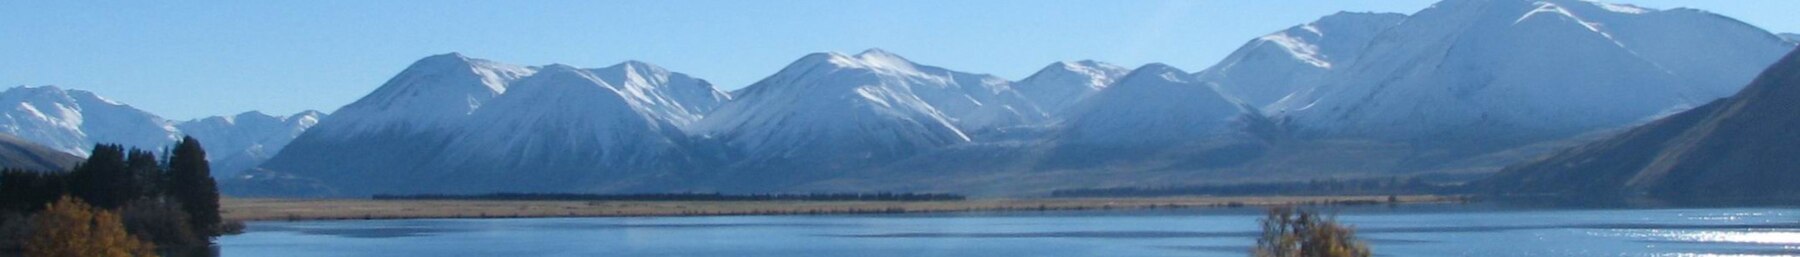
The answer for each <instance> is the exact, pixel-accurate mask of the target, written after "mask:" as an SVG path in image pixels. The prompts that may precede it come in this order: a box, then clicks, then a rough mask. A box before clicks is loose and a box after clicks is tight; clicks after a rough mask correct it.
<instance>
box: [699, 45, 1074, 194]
mask: <svg viewBox="0 0 1800 257" xmlns="http://www.w3.org/2000/svg"><path fill="white" fill-rule="evenodd" d="M740 92H742V93H740V95H739V97H738V98H737V99H735V100H733V101H731V102H729V103H726V104H725V105H724V106H722V107H720V108H719V109H718V110H717V111H714V112H713V113H712V114H710V115H709V116H708V117H706V118H705V119H704V120H702V121H701V122H700V123H699V125H698V126H697V127H699V128H700V130H699V134H702V135H704V136H707V137H712V138H718V139H721V140H723V141H725V143H726V145H728V146H729V147H731V148H734V149H737V151H739V152H743V153H746V154H749V155H752V156H750V157H747V158H746V159H747V161H746V162H750V163H757V162H764V161H777V160H794V161H791V162H815V163H835V164H832V165H873V164H879V163H877V162H879V161H885V160H894V159H897V158H902V157H905V156H910V155H912V154H917V153H922V152H924V151H927V150H931V149H935V148H939V147H943V146H948V145H951V144H956V143H962V142H968V141H970V140H972V139H973V138H972V137H971V136H970V135H971V134H975V132H976V131H981V130H986V129H993V128H999V127H1005V126H1015V125H1025V124H1036V123H1040V122H1042V121H1044V120H1046V117H1045V115H1044V113H1043V111H1041V110H1039V109H1038V108H1037V106H1036V105H1034V104H1032V103H1031V102H1029V101H1028V100H1026V98H1025V97H1024V96H1022V95H1020V93H1019V92H1017V91H1015V90H1013V88H1012V85H1011V83H1010V82H1008V81H1006V80H1005V79H1000V78H998V77H994V76H990V75H984V74H972V73H965V72H958V71H952V70H948V69H944V68H939V67H934V66H927V65H919V64H916V63H913V62H912V61H909V60H907V59H906V58H904V57H900V56H899V55H896V54H893V53H890V52H886V51H882V50H879V49H872V50H869V51H864V52H862V53H858V54H856V55H845V54H841V53H835V52H833V53H814V54H809V55H807V56H805V57H802V58H800V59H799V60H796V61H795V62H794V63H793V64H791V65H788V66H787V67H786V68H783V69H782V70H781V71H780V72H778V73H776V74H774V75H771V76H769V77H768V78H765V79H763V80H761V81H758V82H757V83H756V84H752V85H750V86H749V87H746V88H745V89H744V90H743V91H740ZM821 165H825V164H821ZM797 168H804V167H797Z"/></svg>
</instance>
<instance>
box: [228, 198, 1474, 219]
mask: <svg viewBox="0 0 1800 257" xmlns="http://www.w3.org/2000/svg"><path fill="white" fill-rule="evenodd" d="M1463 199H1464V198H1462V197H1457V196H1434V195H1414V196H1399V197H1398V198H1397V200H1398V203H1442V202H1456V201H1462V200H1463ZM1387 200H1388V199H1387V196H1295V197H1287V196H1259V197H1166V198H1069V199H1065V198H1051V199H973V200H967V201H939V202H822V201H734V202H707V201H666V202H662V201H659V202H651V201H482V200H350V199H327V200H312V199H225V200H223V202H222V204H223V206H222V208H223V209H224V212H225V213H224V215H225V218H226V219H229V220H243V221H258V220H334V219H423V218H527V217H616V216H704V215H810V214H858V213H923V212H981V211H1050V210H1097V209H1150V208H1203V207H1230V206H1271V205H1308V204H1385V203H1387Z"/></svg>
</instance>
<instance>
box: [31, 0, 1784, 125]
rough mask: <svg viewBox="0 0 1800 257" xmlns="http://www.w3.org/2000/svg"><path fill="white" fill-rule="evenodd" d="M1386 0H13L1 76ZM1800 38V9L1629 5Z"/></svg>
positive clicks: (929, 51)
mask: <svg viewBox="0 0 1800 257" xmlns="http://www.w3.org/2000/svg"><path fill="white" fill-rule="evenodd" d="M1432 2H1434V1H1428V0H1382V1H1341V0H1311V1H942V0H934V1H823V0H821V1H431V2H427V1H118V2H109V3H99V2H87V1H5V2H0V85H4V86H7V87H10V86H15V85H60V86H64V87H68V88H78V89H86V90H91V91H95V92H98V93H100V94H101V95H105V96H108V97H110V98H113V99H115V100H119V101H122V102H126V103H130V104H132V105H134V106H137V107H139V108H142V109H145V110H149V111H151V112H154V113H158V114H160V115H163V116H164V117H167V118H172V119H190V118H196V117H202V116H209V115H220V114H231V113H237V112H242V111H248V110H262V111H265V112H270V113H280V114H285V113H292V112H296V111H299V110H305V109H318V110H324V111H332V110H336V109H337V108H338V107H339V106H342V105H344V104H347V103H349V102H351V101H354V100H355V99H357V98H359V97H361V96H362V95H363V94H366V93H368V92H370V91H372V90H374V89H375V87H377V86H379V85H380V84H381V83H382V82H384V81H386V80H387V79H388V77H390V76H393V75H394V73H397V72H399V71H400V70H401V69H402V68H404V67H405V66H406V65H407V64H409V63H411V62H412V61H414V60H417V59H418V58H421V57H425V56H427V55H432V54H439V53H445V52H452V51H456V52H462V53H464V54H467V55H470V56H475V57H481V58H487V59H492V60H496V61H502V62H508V63H515V64H523V65H541V64H549V63H565V64H570V65H576V66H584V67H600V66H606V65H611V64H614V63H618V62H620V61H624V60H628V59H636V60H643V61H647V62H651V63H655V64H659V65H662V66H664V67H667V68H669V69H671V70H675V71H678V72H685V73H688V74H692V75H694V76H698V77H701V78H705V79H708V80H711V81H713V83H714V84H717V85H719V86H721V87H724V88H726V89H736V88H740V87H743V86H745V85H748V84H749V83H752V82H755V81H756V80H758V79H761V78H762V77H763V76H767V75H769V74H771V73H774V72H775V71H776V70H778V69H780V68H781V67H782V66H784V65H786V64H787V63H788V62H791V61H793V60H794V59H796V58H799V57H800V56H801V55H804V54H806V53H811V52H822V51H840V52H857V51H861V50H863V49H866V48H870V47H879V48H883V49H887V50H889V51H892V52H895V53H898V54H901V55H903V56H906V57H908V58H910V59H912V60H914V61H918V62H921V63H926V64H932V65H937V66H943V67H946V68H951V69H957V70H963V71H971V72H980V73H991V74H995V75H999V76H1001V77H1005V78H1009V79H1019V78H1022V77H1024V76H1026V75H1030V73H1031V72H1033V71H1035V70H1036V69H1038V68H1040V67H1042V66H1044V65H1046V64H1049V63H1051V62H1054V61H1060V60H1077V59H1095V60H1100V61H1106V62H1112V63H1115V64H1120V65H1124V66H1137V65H1141V64H1144V63H1149V62H1163V63H1168V64H1171V65H1175V66H1176V67H1180V68H1182V69H1187V70H1190V71H1193V70H1199V69H1203V68H1205V67H1207V66H1208V65H1211V64H1212V63H1214V62H1217V61H1218V60H1219V59H1220V58H1223V57H1224V56H1225V55H1226V54H1228V53H1230V51H1232V50H1233V49H1235V48H1237V47H1238V45H1240V44H1243V43H1244V42H1245V41H1247V40H1249V39H1251V38H1253V37H1255V36H1259V35H1262V34H1266V33H1269V32H1273V31H1276V30H1280V29H1283V28H1286V27H1289V26H1292V25H1296V24H1301V23H1305V22H1308V21H1311V20H1313V19H1315V18H1318V17H1319V16H1323V15H1327V14H1331V13H1334V12H1337V11H1340V10H1348V11H1382V12H1401V13H1411V12H1414V11H1417V10H1419V9H1422V8H1425V7H1426V6H1429V5H1430V4H1431V3H1432ZM1621 2H1626V3H1634V4H1639V5H1642V6H1646V7H1655V8H1669V7H1682V6H1686V7H1695V8H1699V9H1705V10H1710V11H1713V12H1716V13H1721V14H1724V15H1728V16H1732V17H1736V18H1738V19H1740V20H1744V21H1746V22H1749V23H1751V24H1755V25H1758V26H1762V27H1763V28H1765V29H1769V30H1772V31H1777V32H1800V18H1796V17H1797V16H1795V15H1794V14H1795V12H1796V10H1800V1H1791V0H1732V1H1712V0H1705V1H1701V0H1694V1H1662V0H1621Z"/></svg>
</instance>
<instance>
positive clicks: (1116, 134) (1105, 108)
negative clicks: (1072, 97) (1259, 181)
mask: <svg viewBox="0 0 1800 257" xmlns="http://www.w3.org/2000/svg"><path fill="white" fill-rule="evenodd" d="M1070 116H1071V118H1070V120H1069V121H1068V122H1066V123H1065V124H1064V128H1063V129H1064V132H1063V134H1062V135H1061V137H1060V138H1058V139H1059V140H1060V142H1063V143H1065V144H1075V145H1116V146H1139V147H1150V146H1156V145H1164V144H1172V143H1181V142H1187V141H1193V140H1197V139H1203V138H1207V137H1212V136H1218V135H1224V134H1229V133H1233V132H1237V131H1239V127H1241V125H1240V124H1242V123H1244V122H1251V121H1256V120H1262V118H1260V115H1258V114H1257V111H1255V108H1254V107H1249V106H1246V105H1245V104H1243V103H1241V102H1240V101H1239V100H1237V99H1236V98H1232V97H1229V96H1225V95H1224V94H1221V93H1219V92H1218V91H1214V90H1213V88H1212V87H1208V86H1207V85H1205V84H1202V83H1201V82H1200V81H1199V80H1197V79H1195V78H1194V77H1193V76H1190V75H1189V74H1187V73H1186V72H1183V71H1181V70H1179V69H1176V68H1175V67H1170V66H1168V65H1163V64H1160V63H1156V64H1148V65H1144V66H1143V67H1139V68H1137V69H1136V70H1132V71H1131V74H1129V75H1126V76H1125V78H1123V79H1120V80H1119V82H1118V83H1116V84H1114V85H1113V86H1112V87H1108V88H1107V89H1106V90H1103V91H1100V93H1099V94H1096V95H1095V96H1094V97H1093V98H1091V99H1089V100H1088V101H1086V102H1083V103H1082V105H1081V106H1078V107H1076V108H1075V109H1074V110H1073V111H1071V114H1070Z"/></svg>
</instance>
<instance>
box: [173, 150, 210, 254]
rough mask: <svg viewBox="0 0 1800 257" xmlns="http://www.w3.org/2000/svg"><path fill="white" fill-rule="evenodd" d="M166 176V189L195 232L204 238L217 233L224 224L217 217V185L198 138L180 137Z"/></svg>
mask: <svg viewBox="0 0 1800 257" xmlns="http://www.w3.org/2000/svg"><path fill="white" fill-rule="evenodd" d="M168 179H169V185H168V190H167V192H168V193H169V196H170V197H171V198H173V199H174V200H175V201H177V202H180V204H181V207H182V209H183V211H184V212H187V214H188V215H189V216H188V222H190V223H191V224H192V226H193V227H194V231H195V232H198V233H200V234H202V235H205V236H207V237H213V236H218V235H219V234H220V232H221V231H219V229H218V228H219V225H220V224H221V223H223V218H221V217H220V216H219V186H218V184H217V182H215V181H213V179H212V168H211V167H210V165H209V164H207V162H206V150H205V149H202V148H200V141H199V140H195V139H194V138H193V137H183V138H182V139H181V142H177V143H176V144H175V150H174V151H173V152H172V153H170V154H169V178H168Z"/></svg>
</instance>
